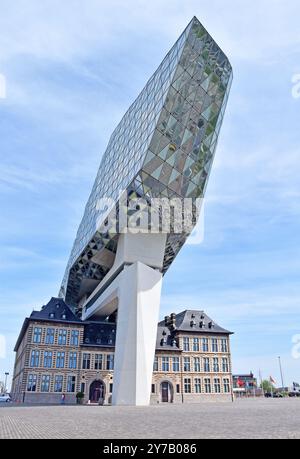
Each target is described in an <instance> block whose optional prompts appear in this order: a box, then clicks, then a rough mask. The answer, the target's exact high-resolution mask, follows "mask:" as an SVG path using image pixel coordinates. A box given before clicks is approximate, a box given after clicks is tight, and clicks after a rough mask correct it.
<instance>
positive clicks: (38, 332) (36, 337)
mask: <svg viewBox="0 0 300 459" xmlns="http://www.w3.org/2000/svg"><path fill="white" fill-rule="evenodd" d="M41 341H42V329H41V328H39V327H35V329H34V332H33V342H34V343H36V344H40V343H41Z"/></svg>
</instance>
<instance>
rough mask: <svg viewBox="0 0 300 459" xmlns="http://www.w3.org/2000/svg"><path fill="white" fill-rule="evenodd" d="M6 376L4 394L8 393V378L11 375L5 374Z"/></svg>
mask: <svg viewBox="0 0 300 459" xmlns="http://www.w3.org/2000/svg"><path fill="white" fill-rule="evenodd" d="M4 374H5V383H4V392H5V393H6V392H7V377H8V376H9V373H4Z"/></svg>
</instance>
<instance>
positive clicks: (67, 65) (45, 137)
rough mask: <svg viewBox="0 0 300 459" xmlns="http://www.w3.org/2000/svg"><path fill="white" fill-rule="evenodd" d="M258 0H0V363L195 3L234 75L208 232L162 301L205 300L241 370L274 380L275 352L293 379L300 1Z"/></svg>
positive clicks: (178, 268) (47, 292)
mask: <svg viewBox="0 0 300 459" xmlns="http://www.w3.org/2000/svg"><path fill="white" fill-rule="evenodd" d="M83 3H84V5H83ZM256 3H257V4H255V5H253V1H248V0H244V1H243V2H240V1H239V0H236V1H234V0H228V1H227V2H223V1H221V0H195V1H194V0H186V1H184V2H182V1H178V0H172V1H171V0H165V1H162V0H159V1H158V0H152V1H151V2H148V1H144V0H140V1H139V0H135V1H133V0H132V1H127V2H123V1H115V0H112V1H110V2H104V1H102V0H87V1H86V2H82V1H79V0H67V1H65V2H61V1H58V0H51V1H50V0H44V1H43V2H39V1H35V0H26V1H25V0H16V1H15V2H11V1H8V0H1V5H0V6H1V15H0V31H1V32H0V74H2V75H4V76H5V79H6V86H7V91H6V98H5V99H4V98H0V159H1V175H0V208H1V212H0V252H1V256H0V335H4V336H5V337H6V343H7V353H6V357H5V358H1V356H0V379H1V378H2V377H3V376H2V375H3V373H4V371H7V370H9V371H10V372H12V368H13V357H14V356H13V351H12V348H13V345H14V343H15V341H16V337H17V334H18V332H19V329H20V326H21V324H22V321H23V319H24V317H25V316H26V315H29V314H30V313H31V311H32V309H33V308H35V309H38V308H40V307H41V305H42V304H44V303H45V302H47V301H48V299H49V298H50V297H51V296H55V295H57V293H58V290H59V286H60V282H61V279H62V277H63V273H64V268H65V265H66V263H67V260H68V257H69V253H70V250H71V246H72V242H73V240H74V237H75V234H76V231H77V228H78V225H79V222H80V220H81V217H82V214H83V210H84V205H85V202H86V200H87V198H88V196H89V193H90V190H91V187H92V184H93V181H94V178H95V176H96V172H97V168H98V166H99V162H100V158H101V155H102V153H103V151H104V150H105V147H106V144H107V142H108V139H109V136H110V134H111V132H112V130H113V129H114V127H115V126H116V124H117V123H118V121H119V120H120V118H121V116H122V115H123V114H124V112H125V111H126V109H127V108H128V106H129V105H130V103H131V102H132V101H133V100H134V99H135V97H136V96H137V95H138V93H139V92H140V90H141V89H142V87H143V86H144V84H145V82H146V81H147V79H148V78H149V77H150V76H151V74H152V73H153V71H154V70H155V69H156V67H157V66H158V64H159V63H160V62H161V60H162V58H163V57H164V55H165V54H166V52H167V51H168V50H169V48H170V47H171V46H172V45H173V43H174V42H175V40H176V39H177V37H178V36H179V35H180V33H181V32H182V31H183V29H184V28H185V26H186V25H187V23H188V22H189V21H190V19H191V18H192V16H194V15H196V16H197V17H198V18H199V19H200V21H201V22H203V24H204V26H205V27H206V28H207V29H208V30H209V31H210V33H211V34H212V36H213V37H214V38H215V39H216V41H217V42H218V43H219V45H220V46H221V47H222V48H223V49H224V51H225V52H226V54H227V55H228V57H229V58H230V60H231V62H232V65H233V69H234V83H233V87H232V92H231V96H230V99H229V104H228V109H227V114H226V116H225V121H224V125H223V129H222V134H221V138H220V142H219V148H218V150H217V155H216V159H215V163H214V166H213V170H212V174H211V178H210V182H209V186H208V190H207V196H206V198H207V199H206V205H205V239H204V242H203V244H202V245H199V246H186V247H185V248H184V249H183V250H182V252H181V253H180V255H179V256H178V258H177V259H176V262H175V263H174V264H173V265H172V267H171V269H170V270H169V272H168V273H167V275H166V277H165V280H164V287H163V296H162V308H161V315H162V316H163V315H164V314H165V313H169V312H172V311H174V312H176V311H178V312H179V311H180V310H182V309H185V308H201V309H205V310H206V312H207V313H208V314H209V315H211V316H212V317H213V318H214V320H215V321H216V322H219V323H220V324H221V325H223V326H225V327H227V328H229V329H231V330H232V331H234V332H235V335H234V336H233V338H232V353H233V369H234V371H235V372H246V371H250V370H253V371H254V372H255V373H257V372H258V369H259V368H261V370H262V373H263V376H265V377H268V376H269V375H272V376H273V377H274V378H275V379H277V380H278V382H279V369H278V363H277V356H278V355H281V356H282V361H283V369H284V375H285V380H286V382H287V383H291V382H292V381H294V380H296V381H297V380H298V381H299V380H300V359H295V358H293V357H292V338H293V336H294V335H297V334H300V314H299V303H300V283H299V272H300V247H299V234H300V218H299V217H300V199H299V198H300V179H299V167H300V146H299V145H300V129H299V120H300V98H295V97H293V96H292V88H293V84H292V78H293V77H294V76H295V75H299V74H300V29H299V18H300V6H299V2H298V1H297V0H285V1H281V0H260V1H259V2H256ZM299 382H300V381H299Z"/></svg>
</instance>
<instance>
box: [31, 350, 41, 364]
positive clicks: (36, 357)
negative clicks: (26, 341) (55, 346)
mask: <svg viewBox="0 0 300 459" xmlns="http://www.w3.org/2000/svg"><path fill="white" fill-rule="evenodd" d="M39 364H40V351H32V352H31V359H30V366H31V367H38V366H39Z"/></svg>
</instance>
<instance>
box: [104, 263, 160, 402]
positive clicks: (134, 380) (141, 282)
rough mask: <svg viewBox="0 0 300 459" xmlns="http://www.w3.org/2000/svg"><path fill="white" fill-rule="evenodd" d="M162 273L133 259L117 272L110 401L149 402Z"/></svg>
mask: <svg viewBox="0 0 300 459" xmlns="http://www.w3.org/2000/svg"><path fill="white" fill-rule="evenodd" d="M161 285H162V274H161V273H160V271H158V270H156V269H153V268H150V267H149V266H147V265H145V264H143V263H141V262H135V263H134V264H132V265H130V266H127V267H126V268H125V269H124V271H123V273H122V275H121V276H120V283H119V295H118V297H119V305H118V321H117V336H116V347H115V367H114V368H115V370H114V386H113V395H112V403H113V405H149V403H150V394H151V381H152V372H153V361H154V354H155V344H156V334H157V322H158V319H159V307H160V295H161Z"/></svg>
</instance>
